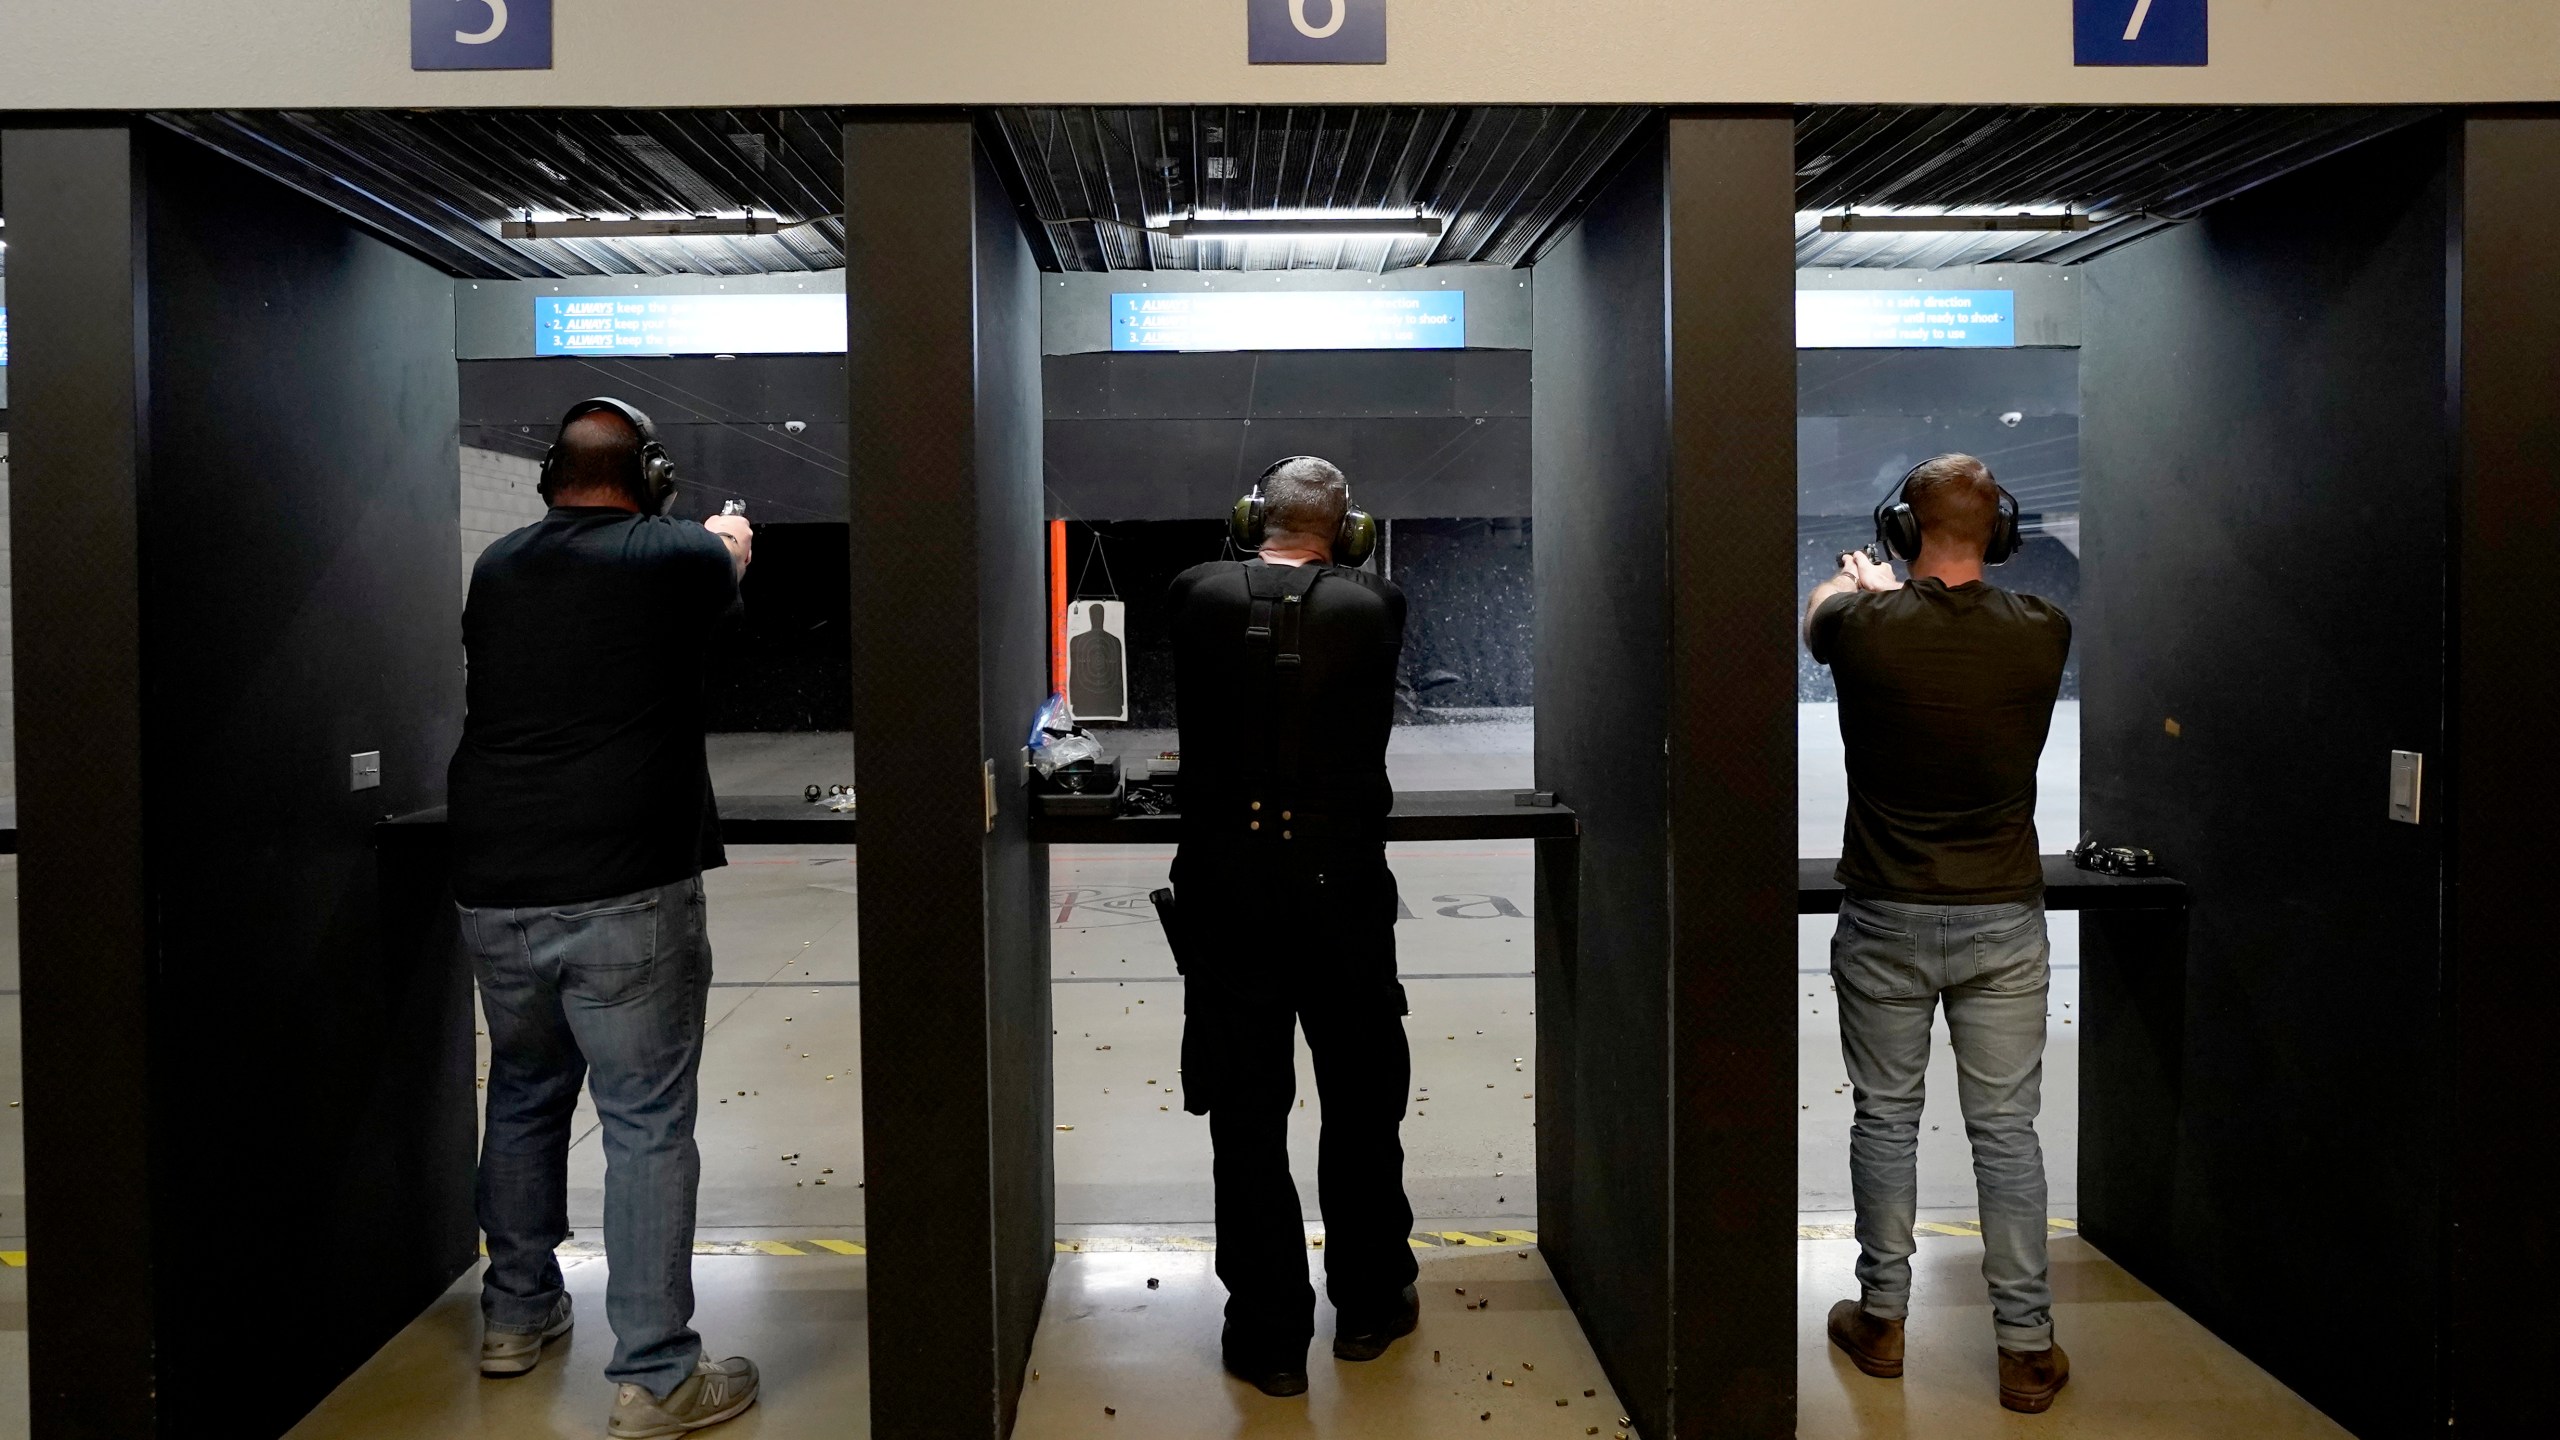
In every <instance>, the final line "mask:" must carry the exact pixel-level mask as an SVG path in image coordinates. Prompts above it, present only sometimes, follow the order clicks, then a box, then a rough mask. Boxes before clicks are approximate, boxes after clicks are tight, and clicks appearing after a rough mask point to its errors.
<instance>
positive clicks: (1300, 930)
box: [1171, 457, 1418, 1395]
mask: <svg viewBox="0 0 2560 1440" xmlns="http://www.w3.org/2000/svg"><path fill="white" fill-rule="evenodd" d="M1262 495H1263V500H1264V513H1265V515H1266V517H1267V518H1266V519H1265V521H1264V533H1263V535H1262V536H1261V538H1260V542H1259V544H1260V549H1259V553H1258V554H1257V555H1256V557H1255V558H1254V559H1252V560H1249V561H1246V562H1243V563H1241V564H1239V563H1235V562H1232V561H1222V562H1218V563H1214V564H1209V565H1201V566H1198V567H1195V568H1193V569H1191V570H1187V571H1185V572H1183V574H1182V575H1181V576H1180V577H1179V578H1178V579H1176V580H1175V581H1174V583H1173V594H1172V602H1171V614H1172V628H1173V650H1174V708H1175V710H1176V713H1177V718H1178V719H1179V721H1180V723H1181V728H1182V848H1181V851H1180V853H1179V854H1178V855H1177V856H1176V857H1175V859H1174V865H1173V879H1174V888H1175V891H1176V893H1177V894H1178V896H1179V898H1180V907H1181V908H1180V910H1179V912H1178V914H1179V916H1180V920H1179V923H1180V925H1181V927H1182V930H1183V933H1182V934H1181V935H1180V936H1177V937H1176V949H1177V952H1178V953H1180V954H1181V956H1182V957H1183V961H1184V966H1185V970H1186V976H1185V979H1186V988H1185V997H1184V1009H1185V1012H1186V1014H1185V1022H1186V1023H1185V1033H1184V1037H1183V1056H1184V1058H1183V1079H1182V1083H1183V1091H1184V1108H1186V1109H1188V1110H1190V1111H1192V1113H1194V1114H1199V1113H1204V1112H1205V1113H1206V1114H1207V1115H1208V1117H1209V1137H1210V1143H1211V1144H1212V1146H1213V1147H1214V1148H1215V1152H1216V1162H1215V1163H1216V1184H1217V1223H1218V1278H1219V1279H1220V1280H1221V1281H1223V1282H1225V1284H1226V1287H1227V1293H1228V1299H1227V1325H1226V1333H1225V1336H1224V1339H1223V1344H1222V1347H1221V1348H1222V1351H1223V1354H1224V1357H1225V1361H1226V1366H1227V1369H1228V1370H1229V1371H1230V1372H1232V1373H1234V1374H1235V1375H1236V1376H1237V1377H1239V1378H1241V1379H1243V1380H1246V1381H1248V1382H1250V1383H1251V1384H1253V1385H1254V1386H1256V1387H1257V1388H1259V1389H1261V1390H1262V1391H1263V1392H1264V1393H1265V1394H1270V1395H1297V1394H1302V1393H1304V1392H1305V1390H1306V1388H1307V1377H1306V1366H1307V1345H1308V1342H1309V1340H1310V1339H1311V1338H1312V1337H1313V1335H1314V1331H1315V1292H1314V1290H1313V1289H1312V1288H1310V1287H1309V1285H1308V1283H1307V1240H1306V1231H1305V1228H1304V1225H1305V1217H1304V1212H1303V1211H1302V1209H1301V1208H1300V1205H1299V1202H1298V1189H1297V1185H1296V1183H1295V1182H1294V1181H1293V1180H1292V1179H1291V1178H1290V1174H1289V1139H1288V1132H1289V1114H1290V1109H1291V1106H1292V1103H1293V1101H1294V1100H1295V1097H1296V1090H1297V1060H1296V1054H1297V1046H1296V1036H1295V1032H1296V1031H1297V1029H1298V1028H1299V1027H1300V1026H1303V1027H1304V1028H1305V1030H1306V1035H1307V1048H1308V1050H1309V1051H1310V1052H1312V1054H1313V1056H1314V1060H1315V1072H1316V1088H1317V1092H1318V1094H1319V1095H1320V1096H1321V1098H1322V1102H1323V1107H1324V1113H1323V1123H1324V1132H1323V1139H1322V1141H1321V1142H1320V1147H1319V1150H1318V1158H1317V1165H1318V1167H1319V1171H1320V1174H1319V1179H1318V1193H1319V1195H1320V1197H1321V1200H1322V1204H1323V1209H1324V1220H1325V1248H1324V1266H1325V1293H1326V1295H1327V1296H1328V1297H1329V1298H1330V1299H1331V1300H1332V1301H1333V1305H1334V1311H1335V1326H1334V1342H1333V1353H1334V1355H1335V1357H1336V1358H1338V1359H1343V1360H1371V1359H1375V1358H1377V1357H1378V1356H1379V1355H1381V1354H1383V1353H1385V1351H1386V1349H1387V1347H1388V1346H1389V1345H1391V1344H1393V1343H1394V1342H1395V1340H1396V1339H1397V1338H1398V1337H1400V1336H1403V1335H1407V1334H1410V1333H1412V1331H1413V1329H1414V1326H1415V1324H1416V1323H1417V1316H1418V1306H1417V1302H1416V1299H1415V1295H1414V1289H1413V1282H1414V1277H1415V1274H1416V1270H1415V1265H1414V1260H1413V1253H1412V1247H1411V1245H1410V1244H1409V1243H1408V1237H1409V1235H1410V1233H1411V1231H1412V1229H1413V1207H1412V1206H1411V1204H1410V1203H1408V1201H1407V1200H1406V1197H1405V1191H1404V1148H1403V1142H1402V1139H1401V1135H1400V1133H1399V1132H1400V1127H1401V1126H1402V1124H1403V1122H1404V1109H1405V1095H1406V1093H1407V1089H1406V1087H1407V1085H1408V1083H1409V1082H1410V1080H1411V1076H1412V1056H1411V1054H1410V1052H1409V1050H1408V1048H1407V1045H1406V1040H1405V1033H1404V1019H1403V1017H1404V1013H1405V1005H1404V992H1403V988H1402V986H1400V985H1399V984H1398V983H1397V980H1396V953H1395V944H1396V941H1395V926H1396V911H1397V901H1396V883H1395V876H1394V875H1392V874H1391V873H1389V871H1388V869H1387V859H1386V844H1385V824H1386V818H1387V812H1388V811H1389V810H1390V809H1392V808H1393V806H1394V801H1395V795H1394V791H1393V789H1392V787H1391V786H1390V785H1389V784H1388V781H1387V732H1388V730H1389V729H1390V728H1391V727H1392V725H1393V724H1394V720H1395V681H1396V666H1397V663H1398V658H1399V656H1400V655H1401V654H1402V651H1403V648H1404V615H1405V604H1404V595H1403V593H1402V592H1401V591H1399V590H1397V589H1396V587H1395V586H1394V585H1392V584H1390V583H1388V582H1387V581H1385V580H1382V579H1379V578H1377V577H1376V576H1373V575H1370V574H1367V573H1364V572H1362V571H1359V570H1356V569H1350V568H1345V567H1344V566H1341V565H1336V564H1333V563H1331V562H1333V561H1334V560H1335V559H1337V558H1349V557H1338V556H1337V555H1336V540H1337V538H1338V537H1340V536H1341V535H1342V534H1343V532H1344V528H1345V526H1344V516H1345V512H1346V511H1347V510H1348V509H1349V505H1350V490H1349V486H1348V484H1347V483H1346V482H1345V481H1344V479H1343V477H1342V472H1341V471H1339V470H1337V469H1335V468H1334V467H1333V466H1332V465H1330V464H1328V463H1326V462H1324V461H1322V460H1316V459H1312V458H1305V457H1302V458H1299V459H1295V460H1291V461H1287V462H1284V463H1283V464H1281V465H1279V466H1277V467H1275V468H1274V469H1273V470H1272V472H1271V473H1270V474H1269V475H1267V476H1265V477H1264V480H1263V482H1262ZM1361 518H1362V519H1363V520H1365V517H1361Z"/></svg>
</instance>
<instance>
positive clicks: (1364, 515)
mask: <svg viewBox="0 0 2560 1440" xmlns="http://www.w3.org/2000/svg"><path fill="white" fill-rule="evenodd" d="M1319 458H1321V457H1319V456H1315V455H1291V456H1288V457H1287V458H1285V459H1281V460H1275V461H1273V462H1272V465H1271V468H1270V469H1268V470H1265V471H1263V472H1262V475H1261V478H1259V479H1257V480H1255V481H1254V482H1253V488H1252V489H1251V490H1248V491H1246V492H1245V494H1244V498H1243V499H1241V500H1238V501H1237V502H1236V504H1235V508H1234V509H1233V510H1231V511H1229V512H1227V538H1229V539H1231V540H1233V541H1235V544H1236V548H1237V549H1239V550H1259V549H1261V548H1262V540H1263V536H1264V535H1265V534H1266V533H1268V531H1269V528H1270V521H1271V505H1270V502H1269V501H1267V500H1265V499H1264V498H1263V497H1262V487H1263V485H1264V483H1265V482H1267V481H1269V480H1270V479H1271V477H1272V476H1274V475H1277V474H1279V473H1280V471H1281V468H1282V467H1283V466H1287V465H1292V464H1295V463H1297V462H1298V461H1300V460H1315V459H1319ZM1328 463H1330V462H1328ZM1337 468H1338V467H1337ZM1343 490H1344V495H1343V498H1344V499H1345V500H1346V501H1348V500H1349V499H1350V493H1349V492H1350V482H1349V481H1347V480H1346V481H1345V482H1343ZM1376 553H1378V522H1377V519H1376V517H1374V516H1372V515H1371V514H1370V513H1369V512H1368V511H1366V510H1363V509H1361V508H1360V507H1359V505H1357V504H1356V503H1354V504H1350V505H1348V506H1347V508H1345V509H1344V510H1343V512H1342V527H1341V528H1340V529H1338V530H1336V531H1335V532H1334V535H1333V563H1334V564H1336V565H1341V566H1345V567H1348V568H1350V569H1353V570H1357V569H1359V568H1360V567H1361V566H1363V565H1366V564H1368V563H1369V557H1370V556H1372V555H1374V554H1376Z"/></svg>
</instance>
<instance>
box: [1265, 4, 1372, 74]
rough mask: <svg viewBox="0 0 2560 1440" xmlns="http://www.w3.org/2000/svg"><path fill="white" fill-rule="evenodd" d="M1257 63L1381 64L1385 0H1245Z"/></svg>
mask: <svg viewBox="0 0 2560 1440" xmlns="http://www.w3.org/2000/svg"><path fill="white" fill-rule="evenodd" d="M1245 30H1246V58H1247V59H1248V60H1250V61H1251V62H1252V63H1253V64H1256V65H1384V64H1386V63H1387V0H1245Z"/></svg>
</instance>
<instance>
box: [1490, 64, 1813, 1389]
mask: <svg viewBox="0 0 2560 1440" xmlns="http://www.w3.org/2000/svg"><path fill="white" fill-rule="evenodd" d="M1792 136H1793V127H1792V124H1791V121H1790V119H1789V117H1788V116H1786V115H1784V114H1774V115H1761V114H1753V113H1743V114H1731V115H1701V116H1677V117H1674V118H1672V119H1671V120H1669V121H1668V122H1667V124H1666V125H1664V126H1663V127H1662V129H1661V130H1660V132H1659V133H1657V134H1656V135H1655V136H1654V137H1653V138H1652V139H1651V140H1650V141H1648V142H1647V143H1645V144H1643V145H1641V146H1639V147H1638V148H1637V149H1636V151H1635V152H1634V153H1633V155H1632V156H1631V158H1630V159H1629V160H1628V161H1627V162H1626V163H1625V165H1624V166H1623V168H1621V169H1620V170H1619V171H1618V172H1617V174H1616V175H1615V176H1614V177H1613V178H1612V179H1610V180H1609V181H1608V183H1607V185H1606V187H1605V189H1604V190H1603V191H1602V192H1601V193H1600V194H1599V195H1598V196H1597V197H1596V199H1595V200H1594V202H1593V203H1592V205H1591V207H1590V209H1589V211H1588V212H1587V213H1586V214H1585V215H1584V217H1583V218H1582V220H1581V222H1580V224H1579V226H1578V228H1577V229H1576V230H1575V231H1574V232H1573V233H1572V234H1571V235H1569V236H1568V237H1566V238H1565V239H1564V241H1562V242H1561V243H1560V244H1558V245H1557V246H1556V247H1555V248H1554V249H1553V250H1552V251H1550V252H1549V253H1548V254H1547V256H1546V257H1545V258H1544V259H1543V260H1541V261H1540V262H1539V266H1538V287H1537V337H1538V338H1537V352H1536V359H1535V386H1534V394H1535V401H1534V410H1533V419H1532V424H1533V426H1534V431H1533V446H1534V451H1533V484H1534V487H1535V489H1534V506H1535V513H1536V515H1537V516H1538V532H1537V541H1536V567H1537V605H1538V639H1537V645H1538V653H1537V716H1538V719H1537V725H1538V733H1537V773H1538V784H1539V786H1540V788H1541V789H1548V790H1553V791H1555V792H1556V794H1557V797H1558V799H1559V800H1560V801H1562V802H1563V803H1566V804H1569V805H1571V806H1573V807H1574V809H1575V811H1576V812H1577V813H1578V814H1579V815H1580V817H1581V821H1582V838H1581V841H1580V842H1579V858H1578V861H1577V859H1576V853H1575V847H1574V845H1573V844H1572V843H1571V842H1557V841H1542V842H1540V845H1539V855H1538V897H1539V905H1538V916H1539V932H1538V990H1537V995H1538V1097H1539V1101H1538V1115H1539V1130H1538V1173H1539V1182H1540V1193H1539V1196H1538V1215H1539V1236H1540V1244H1541V1246H1542V1248H1543V1249H1544V1250H1545V1252H1546V1254H1547V1257H1548V1259H1549V1261H1550V1263H1551V1264H1552V1266H1553V1267H1554V1270H1555V1273H1556V1276H1557V1279H1558V1281H1559V1282H1560V1283H1561V1284H1562V1286H1563V1288H1564V1291H1565V1294H1566V1296H1567V1297H1568V1298H1569V1299H1570V1300H1571V1301H1572V1302H1573V1306H1574V1309H1575V1312H1576V1313H1577V1314H1578V1315H1579V1316H1580V1318H1581V1320H1582V1323H1583V1327H1584V1329H1585V1331H1586V1332H1587V1333H1588V1334H1589V1336H1590V1338H1591V1342H1592V1345H1593V1347H1594V1348H1595V1349H1596V1350H1597V1351H1598V1353H1599V1355H1600V1358H1601V1361H1602V1363H1603V1364H1604V1365H1605V1366H1606V1367H1607V1369H1608V1371H1609V1375H1610V1378H1611V1380H1612V1382H1613V1383H1614V1384H1615V1385H1616V1387H1617V1390H1618V1393H1619V1394H1620V1395H1621V1396H1622V1397H1624V1399H1625V1401H1626V1403H1627V1406H1628V1408H1629V1410H1630V1412H1631V1413H1632V1414H1633V1415H1634V1416H1635V1418H1636V1420H1637V1421H1638V1423H1639V1424H1640V1425H1641V1427H1642V1428H1643V1430H1644V1433H1646V1434H1648V1435H1662V1436H1681V1437H1689V1436H1703V1435H1709V1434H1714V1435H1734V1436H1782V1435H1789V1434H1792V1433H1794V1429H1795V1365H1796V1359H1795V1336H1794V1331H1795V1298H1794V1296H1795V1288H1794V1287H1795V1242H1794V1234H1795V1231H1794V1223H1795V1222H1794V1199H1793V1195H1794V1175H1795V1121H1794V1116H1795V1111H1794V1103H1795V1102H1794V1098H1793V1089H1792V1087H1793V1084H1794V1076H1795V1066H1796V1059H1795V1044H1796V1042H1795V1010H1794V1005H1793V1000H1792V990H1791V985H1792V982H1793V979H1794V964H1793V961H1792V956H1793V954H1794V947H1795V915H1794V910H1795V887H1796V880H1795V874H1796V864H1795V770H1794V766H1793V765H1792V763H1791V761H1792V757H1793V756H1794V753H1795V728H1794V717H1795V636H1794V632H1793V627H1792V622H1791V618H1790V612H1789V608H1788V607H1787V606H1786V605H1785V604H1783V603H1780V599H1779V597H1784V596H1786V595H1788V594H1789V593H1790V592H1791V591H1792V590H1793V587H1794V581H1795V433H1796V432H1795V335H1794V309H1793V298H1794V284H1793V278H1794V266H1795V262H1794V255H1793V250H1792V245H1791V236H1792V223H1791V222H1792V216H1793V213H1794V179H1793V176H1794V170H1795V162H1794V159H1793V140H1792ZM1666 302H1667V303H1666Z"/></svg>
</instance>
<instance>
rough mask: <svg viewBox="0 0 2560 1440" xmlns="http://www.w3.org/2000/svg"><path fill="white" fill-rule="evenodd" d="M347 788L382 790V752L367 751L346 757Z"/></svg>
mask: <svg viewBox="0 0 2560 1440" xmlns="http://www.w3.org/2000/svg"><path fill="white" fill-rule="evenodd" d="M347 788H348V789H349V790H379V789H381V788H382V752H381V751H379V750H367V751H365V752H364V753H363V754H361V755H350V756H348V757H347Z"/></svg>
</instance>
